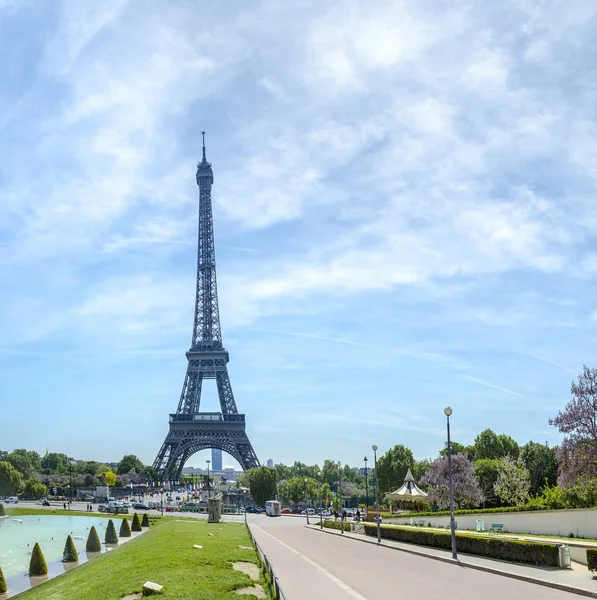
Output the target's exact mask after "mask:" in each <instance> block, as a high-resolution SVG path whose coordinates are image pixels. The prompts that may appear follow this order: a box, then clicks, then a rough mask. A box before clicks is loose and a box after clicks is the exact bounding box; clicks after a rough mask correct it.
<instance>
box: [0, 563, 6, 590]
mask: <svg viewBox="0 0 597 600" xmlns="http://www.w3.org/2000/svg"><path fill="white" fill-rule="evenodd" d="M7 589H8V587H7V586H6V579H4V573H3V572H2V567H0V594H3V593H4V592H6V590H7Z"/></svg>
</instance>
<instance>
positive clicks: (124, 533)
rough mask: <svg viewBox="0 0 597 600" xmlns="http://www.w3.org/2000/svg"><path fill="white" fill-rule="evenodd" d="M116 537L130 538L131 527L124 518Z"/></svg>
mask: <svg viewBox="0 0 597 600" xmlns="http://www.w3.org/2000/svg"><path fill="white" fill-rule="evenodd" d="M118 535H119V536H120V537H131V527H130V525H129V522H128V520H127V519H126V517H125V518H124V519H122V522H121V523H120V533H119V534H118Z"/></svg>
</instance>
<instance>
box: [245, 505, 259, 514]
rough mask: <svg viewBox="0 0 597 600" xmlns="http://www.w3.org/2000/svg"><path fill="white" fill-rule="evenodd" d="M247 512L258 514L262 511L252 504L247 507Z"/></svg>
mask: <svg viewBox="0 0 597 600" xmlns="http://www.w3.org/2000/svg"><path fill="white" fill-rule="evenodd" d="M247 512H248V513H250V514H254V515H258V514H259V513H260V512H261V510H260V509H259V508H257V507H255V506H251V507H249V508H247Z"/></svg>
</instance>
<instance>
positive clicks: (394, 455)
mask: <svg viewBox="0 0 597 600" xmlns="http://www.w3.org/2000/svg"><path fill="white" fill-rule="evenodd" d="M414 462H415V459H414V456H413V453H412V451H411V450H410V448H407V447H406V446H403V445H402V444H397V445H396V446H394V447H393V448H391V449H390V450H388V451H387V452H386V453H385V454H384V455H383V456H380V457H379V458H378V459H377V481H378V485H379V497H380V498H383V497H384V494H385V493H386V492H391V491H393V490H395V489H396V488H398V487H400V486H401V485H402V484H403V483H404V478H405V477H406V471H407V470H408V468H409V467H410V466H411V465H413V464H414Z"/></svg>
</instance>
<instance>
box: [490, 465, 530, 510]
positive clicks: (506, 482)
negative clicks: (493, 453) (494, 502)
mask: <svg viewBox="0 0 597 600" xmlns="http://www.w3.org/2000/svg"><path fill="white" fill-rule="evenodd" d="M530 487H531V479H530V477H529V472H528V470H527V468H526V467H525V466H524V463H523V462H522V460H520V459H518V460H514V459H512V458H511V457H509V456H506V457H505V458H502V460H501V461H500V471H499V475H498V478H497V481H496V482H495V485H494V488H493V489H494V490H495V493H496V494H497V495H498V496H499V498H501V500H502V501H503V502H505V503H507V504H510V505H512V506H522V505H523V504H526V503H527V502H528V501H529V489H530Z"/></svg>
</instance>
